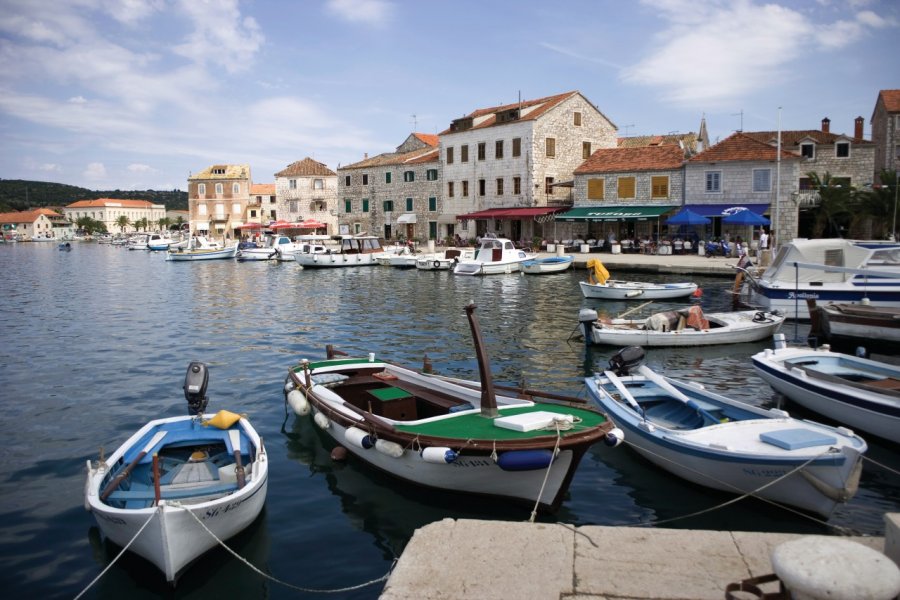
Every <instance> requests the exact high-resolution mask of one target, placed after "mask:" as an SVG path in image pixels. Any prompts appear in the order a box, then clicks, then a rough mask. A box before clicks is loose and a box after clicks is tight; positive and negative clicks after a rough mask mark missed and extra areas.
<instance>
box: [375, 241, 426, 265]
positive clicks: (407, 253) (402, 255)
mask: <svg viewBox="0 0 900 600" xmlns="http://www.w3.org/2000/svg"><path fill="white" fill-rule="evenodd" d="M376 260H377V261H378V264H379V265H384V266H386V267H396V268H398V269H415V268H416V260H418V256H417V255H416V253H415V251H413V249H412V248H410V247H409V246H402V247H400V249H398V250H397V251H394V252H384V253H383V254H381V255H380V256H379V257H378V258H377V259H376Z"/></svg>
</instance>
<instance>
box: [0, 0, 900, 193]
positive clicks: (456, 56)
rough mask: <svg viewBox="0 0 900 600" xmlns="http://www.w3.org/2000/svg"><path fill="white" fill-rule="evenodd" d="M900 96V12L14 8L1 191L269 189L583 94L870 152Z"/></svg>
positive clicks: (632, 125) (544, 5) (652, 125)
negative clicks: (466, 117)
mask: <svg viewBox="0 0 900 600" xmlns="http://www.w3.org/2000/svg"><path fill="white" fill-rule="evenodd" d="M897 88H900V2H897V1H896V0H793V1H787V0H772V1H770V2H764V1H762V0H734V1H725V0H652V1H651V0H647V1H640V2H639V1H630V0H583V1H581V0H556V1H546V0H544V1H533V0H518V1H515V2H513V1H500V0H494V1H491V0H453V1H438V0H408V1H407V0H243V1H240V0H65V1H63V0H41V1H38V2H35V1H34V0H0V178H3V179H33V180H39V181H56V182H60V183H68V184H72V185H79V186H84V187H87V188H90V189H100V190H112V189H123V190H124V189H158V190H170V189H182V190H184V189H186V187H187V185H186V180H187V177H188V176H189V175H190V173H192V172H193V173H196V172H198V171H200V170H202V169H204V168H206V167H208V166H209V165H212V164H216V163H245V164H249V165H250V166H251V168H252V174H253V180H254V181H255V182H257V183H271V182H274V179H275V178H274V174H275V172H277V171H279V170H281V169H283V168H284V167H285V166H287V165H288V164H290V163H291V162H294V161H296V160H300V159H302V158H304V157H306V156H311V157H313V158H315V159H316V160H319V161H322V162H324V163H326V164H327V165H328V166H330V167H331V168H332V169H335V168H337V166H338V165H339V164H349V163H352V162H356V161H358V160H361V159H362V158H363V155H364V153H368V154H369V155H370V156H372V155H375V154H378V153H381V152H388V151H392V150H393V149H394V148H395V147H396V146H397V145H399V144H400V143H401V142H402V141H403V140H404V139H405V138H406V136H407V135H408V134H409V133H410V132H412V131H420V132H424V133H437V132H439V131H441V130H443V129H445V128H446V127H447V126H448V125H449V123H450V121H451V120H452V119H454V118H456V117H459V116H462V115H463V114H466V113H469V112H471V111H473V110H475V109H477V108H484V107H489V106H494V105H498V104H505V103H511V102H515V101H516V100H517V99H518V98H519V97H520V95H521V98H522V99H530V98H538V97H542V96H548V95H552V94H557V93H561V92H566V91H571V90H579V91H581V92H582V93H583V94H584V95H585V96H586V97H587V98H588V99H589V100H590V101H591V102H593V103H594V104H595V105H597V107H598V108H599V109H600V110H601V111H602V112H603V113H604V114H605V115H606V116H607V117H608V118H609V119H611V120H612V121H613V123H615V124H616V125H617V126H618V127H619V133H620V135H644V134H665V133H670V132H687V131H697V128H698V126H699V122H700V119H701V117H702V116H703V115H705V116H706V120H707V126H708V129H709V133H710V136H711V138H712V140H713V141H715V140H716V139H717V138H718V139H722V138H725V137H727V136H728V135H730V134H731V133H732V132H733V131H735V130H737V129H739V128H741V126H742V125H743V129H744V130H746V131H759V130H775V129H777V127H778V121H779V115H780V120H781V126H782V129H816V128H818V127H819V126H820V123H821V120H822V118H823V117H829V118H830V119H831V130H832V131H833V132H838V133H852V132H853V120H854V118H855V117H857V116H860V115H861V116H863V117H864V118H865V120H866V130H865V135H866V137H869V136H870V134H871V132H870V130H869V119H870V118H871V115H872V110H873V108H874V105H875V101H876V99H877V96H878V92H879V90H881V89H897ZM779 107H781V109H780V110H779Z"/></svg>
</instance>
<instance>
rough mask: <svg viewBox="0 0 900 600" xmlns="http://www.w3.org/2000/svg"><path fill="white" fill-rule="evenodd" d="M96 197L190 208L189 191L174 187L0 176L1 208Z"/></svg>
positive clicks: (59, 204)
mask: <svg viewBox="0 0 900 600" xmlns="http://www.w3.org/2000/svg"><path fill="white" fill-rule="evenodd" d="M96 198H120V199H123V200H147V201H149V202H153V203H154V204H162V205H164V206H165V207H166V209H168V210H187V209H188V199H187V192H182V191H181V190H172V191H168V192H163V191H157V190H143V191H140V190H138V191H136V190H110V191H97V190H89V189H87V188H82V187H76V186H74V185H66V184H64V183H52V182H48V181H26V180H23V179H0V212H9V211H13V210H29V209H32V208H40V207H42V206H66V205H67V204H71V203H72V202H76V201H78V200H94V199H96Z"/></svg>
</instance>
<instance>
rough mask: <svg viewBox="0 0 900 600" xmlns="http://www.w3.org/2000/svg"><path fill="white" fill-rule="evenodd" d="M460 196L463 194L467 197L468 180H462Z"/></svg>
mask: <svg viewBox="0 0 900 600" xmlns="http://www.w3.org/2000/svg"><path fill="white" fill-rule="evenodd" d="M462 196H463V198H468V197H469V182H468V181H463V182H462Z"/></svg>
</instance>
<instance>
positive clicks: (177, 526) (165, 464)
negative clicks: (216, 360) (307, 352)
mask: <svg viewBox="0 0 900 600" xmlns="http://www.w3.org/2000/svg"><path fill="white" fill-rule="evenodd" d="M207 382H208V371H207V370H206V365H204V364H202V363H196V362H194V363H191V364H190V365H189V366H188V372H187V375H186V376H185V384H184V390H185V397H186V398H187V400H188V406H189V409H190V411H191V412H192V413H194V414H189V415H187V416H181V417H169V418H165V419H156V420H153V421H150V422H149V423H147V424H146V425H144V426H143V427H141V428H140V429H139V430H138V431H137V432H135V433H134V434H133V435H132V436H131V437H129V438H128V440H126V441H125V443H123V444H122V445H121V446H119V448H117V449H116V450H115V452H113V453H112V454H111V455H110V456H109V457H108V458H105V457H104V456H103V454H102V451H101V456H100V459H99V460H98V461H96V462H92V461H90V460H89V461H87V481H86V483H85V508H87V509H88V510H89V511H91V512H92V513H94V517H95V518H96V520H97V525H98V526H99V527H100V531H102V532H103V534H104V535H105V536H106V537H107V538H109V539H110V540H112V541H113V542H115V543H116V544H118V545H119V546H122V547H127V548H128V549H129V550H130V551H132V552H134V553H135V554H138V555H139V556H142V557H143V558H145V559H147V560H148V561H150V562H151V563H153V564H154V565H155V566H156V567H157V568H159V570H160V571H162V572H163V573H164V574H165V577H166V581H168V582H172V583H174V582H175V581H176V580H177V579H178V576H179V575H180V574H181V573H182V572H183V571H184V570H185V569H186V568H187V567H188V566H189V565H190V564H191V563H192V562H193V561H194V560H195V559H197V558H198V557H199V556H201V555H202V554H203V553H204V552H206V551H208V550H210V549H211V548H213V547H214V546H216V545H217V544H218V542H217V541H216V538H218V539H219V540H226V539H228V538H230V537H232V536H234V535H235V534H237V533H239V532H240V531H242V530H243V529H245V528H246V527H247V526H248V525H250V523H252V522H253V521H254V520H255V519H256V517H257V516H258V515H259V513H260V511H262V508H263V505H264V504H265V501H266V492H267V487H268V480H269V477H268V475H269V470H268V469H269V465H268V460H267V456H266V450H265V447H264V446H263V443H262V439H261V438H260V437H259V435H258V434H257V433H256V431H255V430H254V429H253V427H252V426H251V425H250V422H249V421H248V420H247V419H246V418H244V417H241V416H240V415H237V414H234V413H230V412H228V411H219V413H217V414H216V415H215V416H213V417H212V418H210V417H209V416H207V415H204V414H203V412H202V411H203V410H204V409H205V406H206V400H207V399H206V395H205V394H206V386H207ZM201 523H202V524H201ZM213 536H215V537H213Z"/></svg>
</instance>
